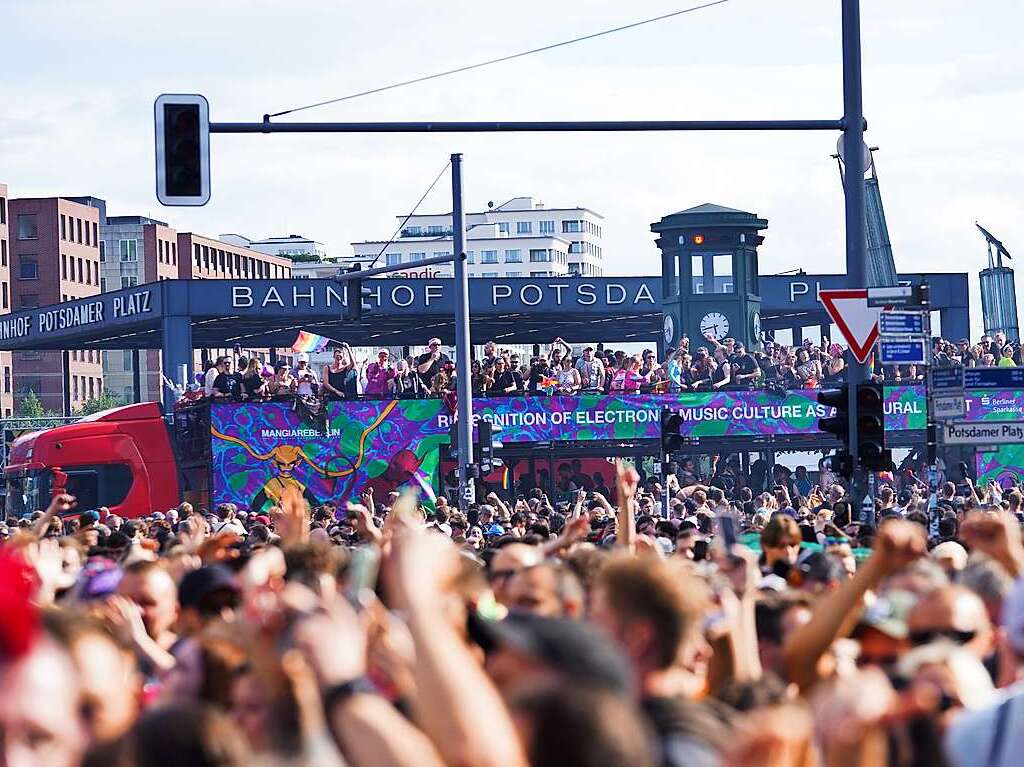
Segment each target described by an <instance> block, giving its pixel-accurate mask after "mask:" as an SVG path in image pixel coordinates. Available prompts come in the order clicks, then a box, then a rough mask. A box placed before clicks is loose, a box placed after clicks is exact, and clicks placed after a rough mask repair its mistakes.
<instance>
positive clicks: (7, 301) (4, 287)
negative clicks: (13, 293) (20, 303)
mask: <svg viewBox="0 0 1024 767" xmlns="http://www.w3.org/2000/svg"><path fill="white" fill-rule="evenodd" d="M0 286H2V287H0V290H2V292H3V299H4V301H3V308H4V309H9V308H10V299H9V297H8V295H7V283H6V282H3V283H0Z"/></svg>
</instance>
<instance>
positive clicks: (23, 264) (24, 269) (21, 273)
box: [18, 256, 39, 280]
mask: <svg viewBox="0 0 1024 767" xmlns="http://www.w3.org/2000/svg"><path fill="white" fill-rule="evenodd" d="M18 266H19V269H18V277H20V278H21V279H23V280H38V279H39V261H38V260H37V259H36V257H35V256H22V257H21V258H19V259H18Z"/></svg>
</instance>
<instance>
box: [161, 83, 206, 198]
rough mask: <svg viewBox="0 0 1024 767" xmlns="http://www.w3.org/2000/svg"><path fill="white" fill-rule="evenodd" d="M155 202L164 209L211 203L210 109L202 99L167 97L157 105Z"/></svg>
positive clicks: (177, 96)
mask: <svg viewBox="0 0 1024 767" xmlns="http://www.w3.org/2000/svg"><path fill="white" fill-rule="evenodd" d="M154 118H155V119H154V122H155V125H156V198H157V199H158V200H159V201H160V202H161V203H162V204H163V205H205V204H206V203H207V202H209V201H210V105H209V104H208V103H207V101H206V99H205V98H203V97H202V96H199V95H186V94H164V95H163V96H160V97H159V98H157V100H156V104H155V105H154Z"/></svg>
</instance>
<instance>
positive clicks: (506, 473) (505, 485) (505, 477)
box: [501, 464, 512, 490]
mask: <svg viewBox="0 0 1024 767" xmlns="http://www.w3.org/2000/svg"><path fill="white" fill-rule="evenodd" d="M501 489H502V490H511V489H512V472H511V471H510V470H509V468H508V465H507V464H506V465H505V467H504V468H503V469H502V470H501Z"/></svg>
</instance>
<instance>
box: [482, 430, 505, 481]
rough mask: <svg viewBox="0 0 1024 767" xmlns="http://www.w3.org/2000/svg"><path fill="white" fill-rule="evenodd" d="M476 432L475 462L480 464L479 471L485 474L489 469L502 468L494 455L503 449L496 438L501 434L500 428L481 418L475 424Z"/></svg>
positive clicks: (502, 445) (500, 461)
mask: <svg viewBox="0 0 1024 767" xmlns="http://www.w3.org/2000/svg"><path fill="white" fill-rule="evenodd" d="M476 432H477V445H476V460H477V463H479V464H480V471H481V472H483V473H484V474H486V473H487V472H489V471H491V469H494V468H496V467H498V466H503V465H504V464H503V463H502V460H501V459H500V458H499V457H498V456H497V455H496V453H497V452H498V451H499V450H501V448H503V447H504V444H503V443H502V442H501V440H500V439H498V437H497V435H498V434H499V433H500V432H501V426H499V425H498V424H496V423H491V422H490V421H485V420H484V419H482V418H481V419H480V421H479V422H478V423H477V426H476Z"/></svg>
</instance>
